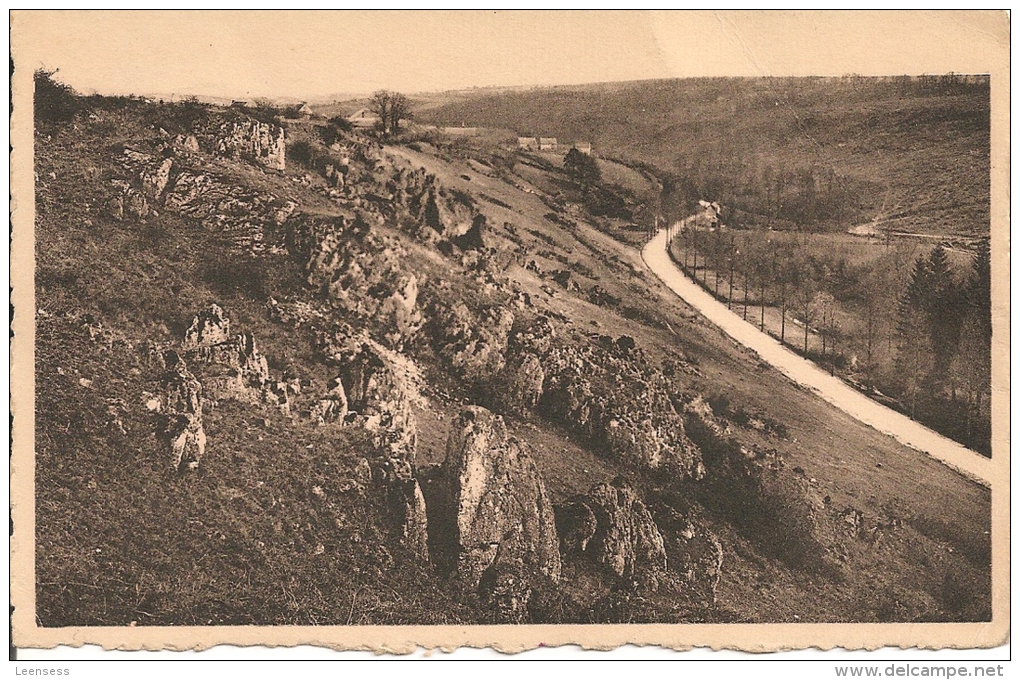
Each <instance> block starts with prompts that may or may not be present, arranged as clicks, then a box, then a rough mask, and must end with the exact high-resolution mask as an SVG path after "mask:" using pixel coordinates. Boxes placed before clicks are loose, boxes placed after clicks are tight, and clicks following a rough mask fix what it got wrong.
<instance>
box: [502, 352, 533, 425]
mask: <svg viewBox="0 0 1020 680" xmlns="http://www.w3.org/2000/svg"><path fill="white" fill-rule="evenodd" d="M544 382H545V369H544V368H542V361H541V360H540V359H539V358H538V357H537V356H535V355H534V354H532V353H530V352H527V353H525V354H524V355H522V356H519V357H515V358H511V359H508V360H507V365H506V368H505V369H504V371H503V373H502V374H500V376H499V379H498V383H497V384H496V385H494V386H493V389H492V392H493V394H494V395H495V396H496V401H497V403H499V404H500V405H501V406H502V407H503V408H505V409H506V410H508V411H511V412H515V413H527V412H529V411H531V410H532V409H533V408H535V406H537V405H538V402H539V400H540V399H541V398H542V384H543V383H544Z"/></svg>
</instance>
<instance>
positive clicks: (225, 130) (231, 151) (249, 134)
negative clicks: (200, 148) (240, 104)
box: [215, 118, 287, 170]
mask: <svg viewBox="0 0 1020 680" xmlns="http://www.w3.org/2000/svg"><path fill="white" fill-rule="evenodd" d="M215 147H216V150H217V152H219V153H220V154H223V155H225V156H230V157H237V158H243V159H245V160H250V161H254V162H256V163H258V164H260V165H263V166H265V167H267V168H272V169H274V170H284V169H286V156H287V153H286V143H285V141H284V132H283V128H282V127H280V126H279V125H275V124H273V123H260V122H259V121H257V120H254V119H252V118H245V119H242V120H235V121H232V122H228V123H225V124H224V125H222V126H221V127H220V129H219V131H218V132H217V133H216V144H215Z"/></svg>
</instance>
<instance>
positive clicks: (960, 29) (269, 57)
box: [11, 10, 1009, 100]
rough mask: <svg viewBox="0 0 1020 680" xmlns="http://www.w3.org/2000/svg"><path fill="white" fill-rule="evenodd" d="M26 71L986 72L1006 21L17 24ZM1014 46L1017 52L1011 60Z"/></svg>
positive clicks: (83, 75)
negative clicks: (46, 69) (991, 52)
mask: <svg viewBox="0 0 1020 680" xmlns="http://www.w3.org/2000/svg"><path fill="white" fill-rule="evenodd" d="M11 40H12V50H13V51H14V55H15V65H16V67H21V66H23V65H24V66H26V67H27V68H29V69H31V70H34V69H35V68H38V67H40V66H42V67H46V68H49V69H59V73H58V76H57V78H58V79H59V80H61V81H62V82H65V83H67V84H69V85H71V86H72V87H74V88H76V89H77V90H79V91H81V92H84V93H88V92H93V91H95V92H100V93H103V94H153V93H158V94H171V93H174V94H197V95H210V96H220V97H235V98H251V97H258V96H267V97H293V98H300V99H308V100H315V99H321V98H323V97H327V96H329V95H332V94H336V93H369V92H372V91H374V90H377V89H380V88H388V89H394V90H399V91H403V92H407V93H415V92H427V91H436V90H448V89H462V88H467V87H473V86H478V87H484V86H500V85H503V86H513V85H557V84H576V83H590V82H608V81H620V80H638V79H648V78H674V77H690V76H719V75H737V76H755V75H842V74H845V73H860V74H863V75H896V74H902V73H911V74H920V73H946V72H948V71H955V72H958V73H987V72H988V71H989V66H988V64H989V56H988V51H989V50H990V49H999V50H1002V49H1008V40H1009V37H1008V19H1007V15H1006V14H1005V13H1003V12H998V13H995V12H992V13H967V12H956V13H944V12H849V13H846V12H800V11H794V12H755V11H727V12H723V11H719V12H715V11H699V12H685V11H663V12H645V11H633V12H627V11H617V12H604V11H512V12H504V11H500V12H495V11H488V10H486V11H472V12H458V11H431V10H428V11H389V12H383V11H352V12H334V11H295V12H285V11H284V12H255V11H251V12H245V11H237V12H233V11H231V12H225V11H224V12H197V11H138V12H112V11H14V12H13V18H12V37H11ZM1003 46H1004V47H1003Z"/></svg>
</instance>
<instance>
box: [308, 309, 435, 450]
mask: <svg viewBox="0 0 1020 680" xmlns="http://www.w3.org/2000/svg"><path fill="white" fill-rule="evenodd" d="M319 352H320V353H321V354H322V355H323V356H324V358H325V359H326V360H327V361H329V362H330V363H331V364H333V365H334V366H335V367H337V369H338V373H339V376H338V377H339V381H340V387H341V388H342V390H343V394H344V395H345V398H346V402H347V411H348V413H347V416H346V419H347V420H348V421H350V422H351V423H352V424H354V425H356V426H361V427H364V428H365V429H366V430H368V431H369V432H371V433H372V434H373V441H374V444H375V446H376V447H377V448H379V449H383V450H385V451H387V452H388V455H390V456H393V457H396V458H400V459H403V460H406V461H407V462H408V463H410V464H412V465H413V463H414V454H415V448H416V446H417V441H418V427H417V421H416V419H415V417H414V411H413V408H412V407H413V405H414V404H415V403H416V402H417V401H418V400H419V399H420V397H419V395H418V386H417V383H418V381H419V380H420V376H418V374H417V368H416V367H415V366H414V364H413V363H412V362H411V361H410V360H409V359H407V358H406V357H403V356H401V355H399V354H397V353H396V352H393V351H391V350H388V349H386V348H384V347H382V346H381V345H379V344H378V343H376V342H374V341H372V340H371V339H370V338H369V337H368V336H367V335H366V334H364V333H354V332H353V331H351V329H350V328H349V327H346V326H343V325H340V326H337V327H335V328H333V329H332V330H331V331H329V332H324V333H322V334H320V337H319ZM326 398H327V399H330V398H332V397H330V395H327V396H326Z"/></svg>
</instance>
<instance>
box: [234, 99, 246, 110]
mask: <svg viewBox="0 0 1020 680" xmlns="http://www.w3.org/2000/svg"><path fill="white" fill-rule="evenodd" d="M230 108H232V109H246V108H248V102H246V101H242V100H240V99H235V100H234V101H232V102H230Z"/></svg>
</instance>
